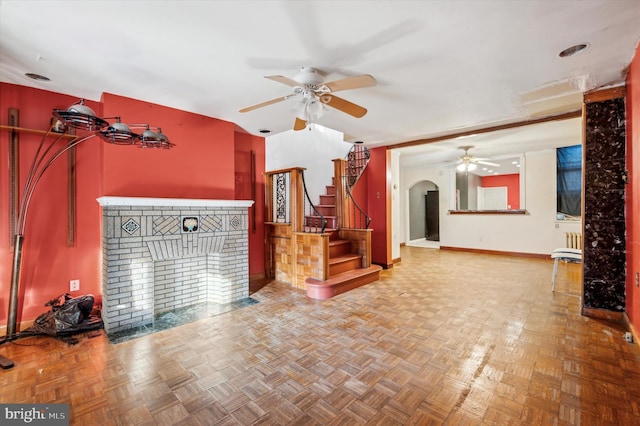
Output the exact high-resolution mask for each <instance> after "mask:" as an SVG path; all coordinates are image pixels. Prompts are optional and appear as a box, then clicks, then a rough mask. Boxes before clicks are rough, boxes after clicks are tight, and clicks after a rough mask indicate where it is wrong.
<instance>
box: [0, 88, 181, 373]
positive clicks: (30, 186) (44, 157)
mask: <svg viewBox="0 0 640 426" xmlns="http://www.w3.org/2000/svg"><path fill="white" fill-rule="evenodd" d="M53 116H54V118H55V119H56V120H57V121H56V123H55V125H54V126H50V127H49V129H48V130H47V132H46V134H45V135H44V136H43V138H42V141H41V142H40V145H39V146H38V149H37V150H36V154H35V156H34V158H33V161H32V163H31V167H30V168H29V173H28V174H27V179H26V182H25V185H24V190H23V192H22V197H21V199H20V202H19V210H18V217H17V220H16V221H15V225H14V229H13V242H14V246H13V247H14V248H13V250H14V251H13V263H12V269H11V286H10V295H9V307H8V316H7V332H6V335H5V338H4V339H3V340H0V345H1V344H3V343H6V342H8V341H11V340H15V339H16V338H17V337H18V335H17V333H16V327H17V318H18V302H19V300H18V299H19V290H20V272H21V266H22V246H23V243H24V234H25V225H26V219H27V212H28V210H29V205H30V203H31V199H32V197H33V193H34V191H35V189H36V187H37V185H38V182H40V179H41V178H42V176H43V175H44V173H45V172H46V170H47V169H48V168H49V167H50V166H51V165H52V164H53V163H54V162H55V161H56V160H57V159H58V158H60V157H61V156H62V155H63V154H64V153H66V152H67V151H69V150H70V149H72V148H74V147H76V146H78V145H80V144H81V143H83V142H85V141H88V140H90V139H92V138H93V137H94V136H97V137H99V138H100V139H102V140H103V141H105V142H107V143H110V144H115V145H134V146H138V147H140V148H161V149H169V148H171V147H173V146H175V145H174V144H173V143H171V142H170V141H169V139H168V138H167V136H166V135H164V134H163V133H162V130H161V129H160V128H154V130H151V127H150V126H149V125H148V124H131V125H127V124H124V123H122V122H121V121H120V117H105V118H100V117H98V116H96V114H95V112H94V111H93V110H92V109H91V108H89V107H88V106H86V105H85V104H84V100H80V101H79V103H76V104H74V105H72V106H70V107H69V108H67V109H66V110H57V109H54V110H53ZM108 119H111V120H115V122H113V123H109V121H107V120H108ZM132 128H133V129H137V128H139V129H142V130H143V131H142V133H140V134H138V133H134V132H133V131H132V130H131V129H132ZM68 129H77V130H81V131H84V132H88V133H87V134H85V135H84V136H79V137H76V138H73V139H71V140H68V135H66V136H67V137H66V138H65V132H66V131H67V130H68ZM52 136H56V137H54V139H53V140H52V141H50V142H49V143H48V144H47V140H48V139H49V138H50V137H52ZM63 140H68V142H66V143H64V144H62V145H61V141H63ZM0 366H1V367H2V368H11V367H12V366H13V363H12V362H11V361H10V360H8V359H6V358H4V357H2V356H0Z"/></svg>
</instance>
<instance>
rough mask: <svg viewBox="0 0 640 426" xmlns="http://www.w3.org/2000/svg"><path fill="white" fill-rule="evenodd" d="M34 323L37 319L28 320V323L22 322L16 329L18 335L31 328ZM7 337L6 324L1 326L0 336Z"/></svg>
mask: <svg viewBox="0 0 640 426" xmlns="http://www.w3.org/2000/svg"><path fill="white" fill-rule="evenodd" d="M34 321H35V319H32V320H28V321H21V322H20V323H19V324H18V325H17V327H16V328H17V329H18V333H20V332H21V331H24V330H26V329H27V328H29V327H31V326H32V325H33V322H34ZM6 335H7V325H6V324H3V325H0V336H6Z"/></svg>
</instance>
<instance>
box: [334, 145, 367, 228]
mask: <svg viewBox="0 0 640 426" xmlns="http://www.w3.org/2000/svg"><path fill="white" fill-rule="evenodd" d="M369 158H370V153H369V150H368V149H367V147H366V146H364V145H362V143H357V142H356V143H355V144H354V145H353V146H352V147H351V150H350V151H349V153H348V154H347V156H346V159H338V160H334V176H335V179H336V181H337V182H340V185H338V186H337V187H336V210H337V211H338V212H340V227H342V228H351V229H368V228H369V224H370V223H371V218H370V217H369V216H368V215H367V214H366V213H365V212H364V210H363V209H362V208H361V207H360V206H359V205H358V203H357V202H356V201H355V198H354V196H353V188H354V186H355V184H356V183H357V182H358V180H359V179H360V177H361V176H362V173H363V172H364V170H365V169H366V167H367V164H368V163H369Z"/></svg>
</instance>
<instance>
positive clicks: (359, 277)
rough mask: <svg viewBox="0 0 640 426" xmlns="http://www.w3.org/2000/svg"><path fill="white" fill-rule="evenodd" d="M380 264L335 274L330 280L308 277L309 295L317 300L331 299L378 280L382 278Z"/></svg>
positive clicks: (306, 281)
mask: <svg viewBox="0 0 640 426" xmlns="http://www.w3.org/2000/svg"><path fill="white" fill-rule="evenodd" d="M381 270H382V267H381V266H379V265H371V266H369V267H368V268H360V269H353V270H350V271H347V272H342V273H340V274H337V275H334V276H332V277H331V278H329V279H328V280H325V281H320V280H317V279H314V278H307V279H306V280H305V283H306V285H307V297H309V298H312V299H317V300H325V299H329V298H331V297H333V296H337V295H338V294H342V293H346V292H348V291H349V290H353V289H354V288H358V287H361V286H363V285H366V284H370V283H372V282H375V281H378V280H379V279H380V271H381Z"/></svg>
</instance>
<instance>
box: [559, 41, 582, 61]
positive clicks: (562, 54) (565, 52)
mask: <svg viewBox="0 0 640 426" xmlns="http://www.w3.org/2000/svg"><path fill="white" fill-rule="evenodd" d="M587 47H589V45H588V44H586V43H581V44H576V45H574V46H571V47H567V48H566V49H564V50H563V51H562V52H560V53H558V56H560V57H561V58H567V57H569V56H573V55H575V54H577V53H580V52H582V51H584V50H586V49H587Z"/></svg>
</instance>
